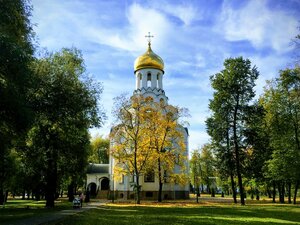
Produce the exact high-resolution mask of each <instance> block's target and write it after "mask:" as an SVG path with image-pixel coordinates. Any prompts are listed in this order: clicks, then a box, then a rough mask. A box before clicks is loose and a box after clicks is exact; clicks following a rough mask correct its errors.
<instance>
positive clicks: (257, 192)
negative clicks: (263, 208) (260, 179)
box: [255, 188, 259, 201]
mask: <svg viewBox="0 0 300 225" xmlns="http://www.w3.org/2000/svg"><path fill="white" fill-rule="evenodd" d="M255 192H256V200H257V201H259V190H258V189H257V188H256V190H255Z"/></svg>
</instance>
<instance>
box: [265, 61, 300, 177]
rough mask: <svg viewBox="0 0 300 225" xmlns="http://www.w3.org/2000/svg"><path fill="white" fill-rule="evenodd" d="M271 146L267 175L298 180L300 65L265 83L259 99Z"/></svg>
mask: <svg viewBox="0 0 300 225" xmlns="http://www.w3.org/2000/svg"><path fill="white" fill-rule="evenodd" d="M261 102H262V105H263V106H264V108H265V109H266V111H267V114H266V122H267V125H268V131H269V133H270V143H271V146H272V148H273V153H272V158H271V159H270V160H269V161H268V163H267V169H268V170H267V173H266V176H267V177H268V178H270V179H272V180H274V181H299V180H300V173H299V171H300V162H299V160H298V159H299V157H300V142H299V140H300V134H299V130H300V117H299V115H300V68H298V67H297V68H295V69H286V70H283V71H281V72H280V77H279V78H278V79H276V80H273V81H271V82H269V83H268V86H267V87H266V89H265V93H264V95H263V96H262V98H261Z"/></svg>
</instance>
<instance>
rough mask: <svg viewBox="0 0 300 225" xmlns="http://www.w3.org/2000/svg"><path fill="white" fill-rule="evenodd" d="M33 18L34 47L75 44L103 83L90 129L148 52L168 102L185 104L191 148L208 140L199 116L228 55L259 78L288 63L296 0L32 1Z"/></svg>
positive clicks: (128, 87)
mask: <svg viewBox="0 0 300 225" xmlns="http://www.w3.org/2000/svg"><path fill="white" fill-rule="evenodd" d="M32 5H33V13H32V14H33V15H32V18H31V21H32V23H34V24H36V25H35V27H34V31H35V32H36V36H37V39H38V42H39V45H40V47H42V48H47V49H48V50H49V51H58V50H60V49H61V48H63V47H72V46H75V47H76V48H78V49H80V50H81V51H82V53H83V57H84V60H85V64H86V68H87V72H88V73H90V74H92V76H93V78H94V79H95V80H97V81H100V82H102V83H103V86H104V92H103V98H102V104H103V107H104V109H105V110H106V113H107V115H108V120H107V121H106V124H105V125H104V126H103V127H102V128H100V129H97V130H96V129H93V130H92V131H91V132H92V134H93V135H95V134H96V133H99V134H102V135H104V136H108V134H109V130H110V127H111V123H112V120H113V118H112V116H111V109H112V104H113V100H112V99H113V98H114V97H116V96H118V95H120V94H122V93H128V94H132V92H133V90H134V88H135V78H134V73H133V63H134V60H135V59H136V58H137V57H138V56H139V55H141V54H143V53H144V52H145V51H146V48H147V41H146V39H145V35H146V34H147V33H148V32H149V31H150V32H151V33H152V34H153V35H154V36H155V37H154V38H153V40H152V49H153V51H154V52H155V53H156V54H158V55H159V56H161V57H162V59H163V60H164V63H165V74H164V78H163V84H164V90H165V92H166V95H167V96H168V97H169V103H170V104H173V105H177V106H180V107H186V108H188V109H189V111H190V114H191V118H189V119H188V120H189V123H190V126H189V133H190V151H191V150H193V149H195V148H197V147H200V146H201V145H203V144H205V143H207V142H208V141H209V136H208V135H207V134H206V128H205V120H206V118H207V117H208V116H209V114H210V112H209V109H208V103H209V99H211V98H212V93H213V90H212V88H211V87H210V82H209V77H210V76H211V75H213V74H215V73H217V72H219V71H220V70H221V69H222V68H223V62H224V60H225V59H226V58H229V57H238V56H243V57H244V58H249V59H250V60H251V62H252V64H253V65H256V66H257V68H258V70H259V71H260V77H259V79H258V80H257V86H256V88H255V89H256V93H257V95H259V94H261V93H262V90H263V86H264V85H265V80H268V79H272V78H273V77H275V76H277V74H278V71H279V70H280V69H284V68H286V67H289V66H292V64H291V62H293V58H292V56H293V54H294V53H293V47H292V45H291V39H292V38H294V37H295V36H296V34H297V33H299V30H297V27H298V26H299V25H300V23H299V21H300V0H269V1H268V0H248V1H242V0H224V1H222V0H194V1H193V0H191V1H187V0H186V1H184V0H182V1H177V0H172V1H171V0H169V1H167V0H149V1H147V0H144V1H140V0H137V1H130V0H124V1H122V0H111V1H108V0H81V1H80V0H64V1H61V0H32Z"/></svg>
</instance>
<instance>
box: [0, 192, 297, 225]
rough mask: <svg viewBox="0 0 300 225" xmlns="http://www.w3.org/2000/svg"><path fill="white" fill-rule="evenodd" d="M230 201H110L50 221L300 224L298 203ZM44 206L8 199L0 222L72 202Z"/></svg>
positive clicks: (49, 212) (51, 211) (82, 223)
mask: <svg viewBox="0 0 300 225" xmlns="http://www.w3.org/2000/svg"><path fill="white" fill-rule="evenodd" d="M231 202H232V200H231V199H226V198H214V199H212V198H209V197H206V196H204V197H202V198H200V203H199V204H197V203H195V202H194V201H193V200H186V201H169V202H163V203H160V204H158V203H157V202H151V201H142V204H141V205H135V204H134V203H128V202H123V203H122V202H119V203H115V204H111V203H108V204H106V205H102V206H99V207H97V208H95V209H90V210H87V211H81V210H80V211H81V213H77V214H74V215H72V216H68V215H66V216H64V217H62V218H61V219H60V220H59V221H56V222H52V223H47V224H51V225H54V224H65V225H68V224H70V225H77V224H80V225H88V224H103V225H106V224H108V225H110V224H112V225H114V224H118V225H123V224H125V225H126V224H130V225H135V224H139V225H142V224H158V225H159V224H163V225H169V224H172V225H176V224H177V225H179V224H191V225H192V224H193V225H194V224H230V225H232V224H255V225H256V224H265V225H266V224H273V225H274V224H281V225H283V224H300V206H299V205H290V204H272V203H270V201H267V200H261V201H259V202H258V201H255V200H254V201H252V200H249V201H248V200H247V202H246V204H247V205H246V206H240V205H235V204H232V203H231ZM44 206H45V202H44V201H40V202H36V201H31V200H28V201H27V200H25V201H24V200H9V201H8V204H7V205H6V206H5V208H0V224H14V223H16V222H18V221H19V222H20V221H22V220H23V219H28V218H38V217H49V216H50V217H51V218H53V216H55V215H57V212H58V211H60V210H63V209H71V208H72V203H69V202H67V200H66V199H64V200H61V201H59V202H56V208H55V209H46V208H45V207H44ZM33 221H34V220H33ZM19 224H20V223H19ZM39 224H40V223H39Z"/></svg>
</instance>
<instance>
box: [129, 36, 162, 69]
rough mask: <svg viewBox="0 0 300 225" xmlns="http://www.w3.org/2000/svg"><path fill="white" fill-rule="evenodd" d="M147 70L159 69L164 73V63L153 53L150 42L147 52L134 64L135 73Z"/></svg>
mask: <svg viewBox="0 0 300 225" xmlns="http://www.w3.org/2000/svg"><path fill="white" fill-rule="evenodd" d="M145 68H153V69H159V70H161V71H163V72H164V61H163V60H162V58H160V57H159V56H158V55H156V54H155V53H154V52H153V51H152V49H151V44H150V42H149V44H148V50H147V52H145V53H144V54H143V55H141V56H139V57H138V58H137V59H136V60H135V62H134V72H135V71H137V70H140V69H145Z"/></svg>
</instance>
